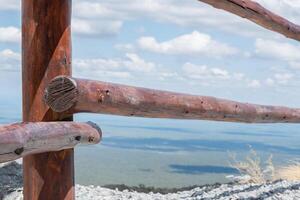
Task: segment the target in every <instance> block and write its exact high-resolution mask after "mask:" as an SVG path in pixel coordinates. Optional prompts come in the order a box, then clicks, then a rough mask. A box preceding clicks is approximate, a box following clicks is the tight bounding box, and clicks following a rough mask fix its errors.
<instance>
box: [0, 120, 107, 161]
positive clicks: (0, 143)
mask: <svg viewBox="0 0 300 200" xmlns="http://www.w3.org/2000/svg"><path fill="white" fill-rule="evenodd" d="M101 137H102V132H101V129H100V128H99V127H98V126H97V125H96V124H94V123H92V122H88V123H75V122H37V123H19V124H12V125H8V126H0V147H1V148H0V163H2V162H7V161H11V160H16V159H18V158H21V157H24V156H26V155H31V154H37V153H44V152H50V151H59V150H64V149H71V148H73V147H75V146H76V145H77V144H97V143H99V142H100V139H101Z"/></svg>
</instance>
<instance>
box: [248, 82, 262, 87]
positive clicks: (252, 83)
mask: <svg viewBox="0 0 300 200" xmlns="http://www.w3.org/2000/svg"><path fill="white" fill-rule="evenodd" d="M248 87H249V88H260V87H261V82H260V81H259V80H251V81H249V83H248Z"/></svg>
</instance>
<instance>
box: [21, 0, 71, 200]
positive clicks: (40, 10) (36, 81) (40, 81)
mask: <svg viewBox="0 0 300 200" xmlns="http://www.w3.org/2000/svg"><path fill="white" fill-rule="evenodd" d="M71 3H72V1H71V0H51V1H50V0H22V48H23V51H22V69H23V74H22V75H23V76H22V78H23V121H25V122H28V121H31V122H37V121H56V120H62V118H63V116H62V115H59V114H57V113H54V112H52V111H51V110H50V109H49V108H48V107H47V106H46V105H45V103H44V102H43V92H44V88H45V87H46V86H47V84H48V83H49V81H50V80H51V79H53V78H54V77H55V76H57V75H71V29H70V24H71ZM64 120H66V121H67V120H72V118H69V119H64ZM23 166H24V167H23V175H24V199H25V200H35V199H41V200H45V199H55V200H62V199H67V200H71V199H74V198H75V197H74V196H75V195H74V153H73V149H72V150H65V151H60V152H51V153H42V154H38V155H34V156H27V157H25V158H24V160H23Z"/></svg>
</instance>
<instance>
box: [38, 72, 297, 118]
mask: <svg viewBox="0 0 300 200" xmlns="http://www.w3.org/2000/svg"><path fill="white" fill-rule="evenodd" d="M44 98H45V102H46V103H47V104H49V106H50V107H51V108H52V109H53V110H55V111H57V112H68V113H69V114H73V113H80V112H89V113H103V114H113V115H123V116H131V117H132V116H138V117H152V118H174V119H199V120H213V121H228V122H246V123H300V109H293V108H287V107H279V106H265V105H256V104H249V103H240V102H235V101H230V100H224V99H218V98H215V97H207V96H196V95H189V94H181V93H174V92H167V91H159V90H152V89H145V88H139V87H131V86H125V85H118V84H113V83H106V82H101V81H93V80H83V79H76V78H70V77H66V76H59V77H57V78H55V79H54V80H53V81H52V82H51V83H50V84H49V86H48V87H47V88H46V90H45V97H44Z"/></svg>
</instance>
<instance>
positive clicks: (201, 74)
mask: <svg viewBox="0 0 300 200" xmlns="http://www.w3.org/2000/svg"><path fill="white" fill-rule="evenodd" d="M182 70H183V72H184V74H185V75H186V76H187V77H189V78H192V79H199V80H220V79H221V80H225V79H229V78H230V75H229V72H228V71H226V70H223V69H220V68H209V67H207V66H206V65H195V64H192V63H185V64H184V65H183V66H182Z"/></svg>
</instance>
